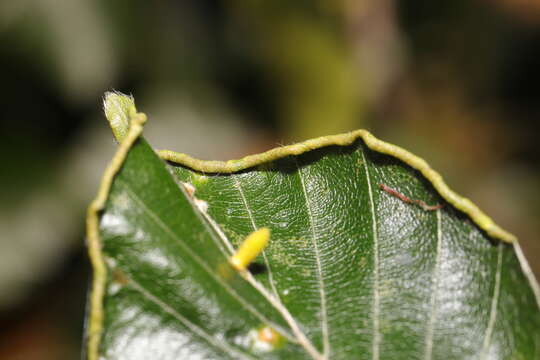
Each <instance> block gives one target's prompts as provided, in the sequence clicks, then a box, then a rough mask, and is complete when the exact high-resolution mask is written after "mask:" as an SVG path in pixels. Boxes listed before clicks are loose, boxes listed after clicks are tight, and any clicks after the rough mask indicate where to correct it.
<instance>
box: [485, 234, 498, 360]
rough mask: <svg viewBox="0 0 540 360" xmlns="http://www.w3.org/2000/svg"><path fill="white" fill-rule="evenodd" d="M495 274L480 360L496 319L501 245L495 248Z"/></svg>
mask: <svg viewBox="0 0 540 360" xmlns="http://www.w3.org/2000/svg"><path fill="white" fill-rule="evenodd" d="M497 252H498V254H497V272H496V273H495V288H494V289H493V298H492V299H491V310H490V314H489V322H488V326H487V328H486V335H485V336H484V342H483V345H482V353H481V355H480V359H485V358H486V356H487V352H488V350H489V345H490V343H491V337H492V335H493V329H494V327H495V320H496V319H497V306H498V303H499V294H500V291H501V272H502V244H498V246H497Z"/></svg>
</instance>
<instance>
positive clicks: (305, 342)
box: [203, 213, 323, 360]
mask: <svg viewBox="0 0 540 360" xmlns="http://www.w3.org/2000/svg"><path fill="white" fill-rule="evenodd" d="M203 214H204V216H205V218H206V219H208V220H209V221H210V225H211V226H212V227H213V228H214V230H215V231H216V232H217V234H218V235H219V236H220V237H221V238H222V239H223V241H224V242H225V243H226V244H228V245H229V247H230V249H231V254H232V253H233V252H234V251H233V249H232V245H230V241H229V240H228V239H227V237H226V236H225V234H224V233H223V231H221V229H220V228H219V226H218V224H217V223H216V222H215V221H214V220H213V219H212V218H211V217H210V216H209V215H208V214H206V213H203ZM225 255H226V256H228V255H227V254H225ZM240 275H241V276H243V277H244V279H246V281H247V282H249V283H250V284H251V286H253V287H254V288H255V289H256V290H257V291H259V293H260V294H261V295H262V296H264V297H265V298H266V299H267V300H268V301H269V302H270V304H272V306H274V308H275V309H276V310H277V311H278V312H279V313H280V314H281V316H283V318H284V319H285V321H286V322H287V324H289V326H290V327H291V330H292V332H293V334H294V335H295V336H296V338H293V337H290V336H288V335H287V334H284V336H285V337H286V338H287V339H288V340H289V341H291V342H293V343H298V344H300V345H301V346H303V347H304V349H305V350H306V352H307V353H308V354H310V355H311V357H312V358H313V359H315V360H323V357H322V355H321V354H320V353H319V352H318V351H317V349H315V347H314V346H313V344H312V343H311V342H310V341H309V339H308V338H307V337H306V335H305V334H304V333H303V332H302V330H300V327H299V326H298V324H297V322H296V320H295V319H294V317H293V316H292V315H291V313H290V312H289V310H288V309H287V308H286V307H285V306H284V305H283V304H282V303H281V301H279V299H277V298H276V297H275V296H274V295H273V294H270V293H269V292H268V291H267V289H266V288H265V287H264V286H262V284H260V283H259V282H258V281H257V280H256V279H255V278H254V277H253V275H251V273H250V272H245V273H241V274H240Z"/></svg>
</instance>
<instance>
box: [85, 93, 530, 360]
mask: <svg viewBox="0 0 540 360" xmlns="http://www.w3.org/2000/svg"><path fill="white" fill-rule="evenodd" d="M104 110H105V114H106V117H107V120H108V121H109V124H110V125H111V128H112V131H113V134H114V136H115V137H116V139H117V140H118V142H119V146H118V149H117V151H116V154H115V155H114V157H113V158H112V160H111V162H110V163H109V165H108V166H107V168H106V169H105V172H104V173H103V176H102V179H101V184H100V187H99V189H98V193H97V196H96V198H95V199H94V200H93V201H92V202H91V203H90V205H89V206H88V210H87V216H86V237H87V246H88V254H89V257H90V262H91V265H92V268H93V279H92V290H91V294H90V298H89V301H90V308H89V316H88V324H87V339H86V346H87V347H86V350H87V359H88V360H98V359H99V345H100V342H101V334H102V331H103V316H104V315H103V297H104V295H105V286H106V280H107V267H106V265H105V259H104V257H103V253H102V251H101V248H102V246H101V239H100V237H99V214H100V212H101V211H102V210H103V209H104V207H105V204H106V201H107V198H108V196H109V193H110V190H111V187H112V183H113V180H114V177H115V176H116V174H117V173H118V172H119V171H120V169H121V168H122V165H123V163H124V160H125V159H126V156H127V154H128V152H129V150H130V149H131V147H132V146H133V144H134V143H135V142H136V140H137V139H138V138H139V136H141V134H142V132H143V126H144V124H145V122H146V120H147V117H146V115H145V114H144V113H139V112H137V110H136V108H135V102H134V100H133V98H132V97H131V96H127V95H123V94H120V93H117V92H109V93H107V94H105V100H104ZM118 119H121V121H119V120H118ZM357 139H362V141H364V143H365V144H366V145H367V147H369V148H370V149H371V150H373V151H376V152H379V153H382V154H386V155H390V156H393V157H395V158H396V159H399V160H401V161H403V162H404V163H406V164H407V165H409V166H410V167H412V168H414V169H416V170H418V171H419V172H420V173H422V175H424V177H425V178H426V179H427V180H428V181H429V182H430V183H431V184H432V185H433V187H434V188H435V190H437V192H438V193H439V195H440V196H441V197H442V198H444V199H445V200H446V201H447V202H448V203H450V204H452V205H453V206H454V207H455V208H457V209H459V210H460V211H462V212H463V213H465V214H467V215H468V216H469V217H470V218H471V220H472V221H473V222H474V223H475V224H476V225H477V226H478V227H479V228H480V229H482V230H484V231H485V232H486V233H487V234H488V235H489V236H491V237H492V238H494V239H496V240H501V241H504V242H506V243H510V244H513V245H514V249H515V251H516V254H517V256H518V258H519V262H520V264H521V266H522V270H523V272H524V273H525V275H526V277H527V278H528V280H529V283H530V285H531V287H532V289H533V292H534V294H535V297H536V299H537V302H538V303H539V306H540V288H539V286H538V283H537V282H536V279H535V278H534V274H533V273H532V271H531V269H530V267H529V265H528V263H527V261H526V260H525V258H524V256H523V253H522V251H521V248H520V246H519V244H518V243H517V238H516V237H515V236H514V235H513V234H511V233H510V232H508V231H506V230H504V229H502V228H501V227H500V226H498V225H497V224H495V222H494V221H493V220H492V219H491V218H490V217H489V216H487V215H486V214H485V213H484V212H483V211H482V210H480V209H479V208H478V206H476V205H475V204H474V203H473V202H472V201H470V200H469V199H467V198H465V197H462V196H460V195H458V194H457V193H456V192H454V191H453V190H451V189H450V188H449V187H448V185H446V183H445V182H444V180H443V179H442V176H441V175H440V174H439V173H438V172H437V171H435V170H433V169H432V168H431V167H430V166H429V164H428V163H427V162H426V161H425V160H424V159H422V158H420V157H418V156H416V155H414V154H412V153H411V152H409V151H407V150H405V149H403V148H401V147H399V146H396V145H392V144H390V143H387V142H385V141H382V140H379V139H377V138H376V137H375V136H373V135H372V134H371V133H369V132H368V131H367V130H362V129H360V130H354V131H351V132H348V133H344V134H339V135H330V136H322V137H318V138H315V139H310V140H306V141H304V142H301V143H297V144H293V145H288V146H282V147H278V148H274V149H272V150H269V151H266V152H263V153H261V154H257V155H249V156H246V157H244V158H242V159H239V160H229V161H206V160H198V159H195V158H193V157H191V156H189V155H186V154H183V153H178V152H174V151H170V150H158V151H157V153H158V155H159V157H160V158H161V159H163V160H165V161H170V162H173V163H176V164H179V165H182V166H186V167H188V168H191V169H193V170H196V171H200V172H204V173H234V172H238V171H241V170H244V169H247V168H252V167H256V166H259V165H261V164H264V163H268V162H271V161H274V160H277V159H280V158H283V157H286V156H290V155H300V154H302V153H305V152H307V151H310V150H314V149H318V148H322V147H325V146H332V145H339V146H347V145H351V144H352V143H353V142H354V141H356V140H357Z"/></svg>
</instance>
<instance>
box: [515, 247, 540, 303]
mask: <svg viewBox="0 0 540 360" xmlns="http://www.w3.org/2000/svg"><path fill="white" fill-rule="evenodd" d="M514 251H515V252H516V256H517V258H518V261H519V265H520V266H521V270H522V271H523V274H525V277H526V278H527V280H528V281H529V285H530V286H531V288H532V291H533V293H534V297H535V299H536V305H537V306H538V307H539V308H540V287H539V286H538V281H537V280H536V277H535V276H534V273H533V271H532V270H531V267H530V266H529V263H528V262H527V259H526V258H525V255H523V251H522V250H521V246H519V243H518V242H517V241H516V242H514Z"/></svg>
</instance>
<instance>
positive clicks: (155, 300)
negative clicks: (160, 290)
mask: <svg viewBox="0 0 540 360" xmlns="http://www.w3.org/2000/svg"><path fill="white" fill-rule="evenodd" d="M128 284H129V285H128V286H129V287H131V288H133V289H135V290H137V291H138V292H140V293H141V294H142V295H143V296H144V297H145V298H147V299H148V300H150V301H151V302H153V303H154V304H156V305H157V306H159V307H160V308H161V309H162V310H163V311H165V312H166V313H168V314H169V315H171V316H172V317H174V318H175V319H177V320H178V321H180V322H181V323H183V324H184V326H186V327H187V328H188V329H189V330H191V331H192V332H194V333H195V334H197V335H198V336H200V337H201V338H203V339H205V340H206V341H208V342H209V343H211V344H212V345H214V346H216V347H218V348H220V349H222V350H223V351H225V353H226V354H235V355H236V356H239V357H240V358H241V359H255V358H253V357H251V356H249V355H248V354H246V353H244V352H241V351H239V350H238V349H236V348H234V347H231V346H229V344H227V343H225V342H223V341H220V340H219V339H217V338H215V337H214V336H212V335H211V334H209V333H207V332H206V331H205V330H204V329H203V328H201V327H200V326H197V325H196V324H194V323H192V322H191V321H189V320H188V319H187V318H185V317H184V316H182V314H180V313H179V312H177V311H176V310H175V309H174V308H172V307H171V306H170V305H169V304H167V303H165V302H163V301H162V300H160V299H159V298H158V297H156V296H155V295H154V294H152V293H151V292H150V291H148V290H146V289H145V288H144V287H143V286H142V285H141V284H139V283H138V282H136V281H135V280H133V279H132V278H129V282H128Z"/></svg>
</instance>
